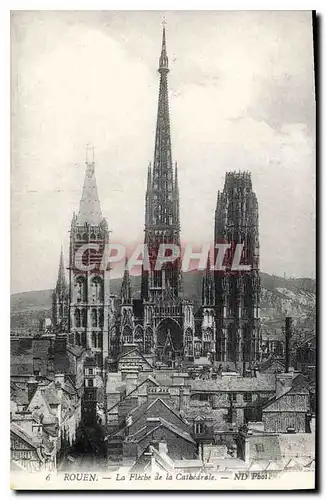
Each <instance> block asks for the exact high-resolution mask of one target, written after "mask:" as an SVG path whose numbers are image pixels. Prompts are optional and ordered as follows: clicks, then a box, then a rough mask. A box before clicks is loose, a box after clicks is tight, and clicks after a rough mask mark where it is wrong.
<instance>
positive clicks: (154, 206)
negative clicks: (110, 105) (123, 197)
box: [134, 27, 195, 366]
mask: <svg viewBox="0 0 326 500" xmlns="http://www.w3.org/2000/svg"><path fill="white" fill-rule="evenodd" d="M158 72H159V75H160V83H159V97H158V111H157V122H156V136H155V147H154V161H153V166H152V165H151V164H150V165H149V167H148V174H147V191H146V203H145V241H144V242H145V245H146V246H147V249H148V254H149V260H150V266H149V269H148V270H147V269H144V268H143V270H142V288H141V299H142V303H143V332H144V343H143V345H144V352H145V354H150V355H153V356H154V359H155V360H156V361H159V362H163V363H166V364H169V365H170V366H171V365H174V364H177V363H179V362H180V360H182V359H184V358H185V357H188V358H193V356H194V328H195V327H194V317H193V307H192V304H191V303H190V302H189V301H186V300H184V299H183V298H182V290H181V288H182V285H181V261H180V258H178V259H176V260H174V261H173V262H167V263H164V264H163V266H162V268H161V269H155V263H156V258H157V255H158V251H159V248H160V245H161V244H173V245H175V246H177V247H179V249H180V216H179V187H178V171H177V164H175V165H174V166H173V163H172V151H171V135H170V116H169V99H168V73H169V64H168V56H167V51H166V39H165V27H163V37H162V48H161V55H160V58H159V68H158ZM168 255H169V250H166V253H165V256H168ZM136 328H138V326H137V327H136ZM138 329H139V328H138ZM134 341H137V338H136V330H135V337H134Z"/></svg>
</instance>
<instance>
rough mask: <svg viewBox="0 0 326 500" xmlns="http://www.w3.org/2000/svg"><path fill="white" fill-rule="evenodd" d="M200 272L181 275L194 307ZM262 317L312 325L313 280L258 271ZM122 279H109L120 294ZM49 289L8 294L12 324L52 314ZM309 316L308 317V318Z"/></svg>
mask: <svg viewBox="0 0 326 500" xmlns="http://www.w3.org/2000/svg"><path fill="white" fill-rule="evenodd" d="M202 274H203V273H202V272H200V271H190V272H188V273H185V274H184V276H183V286H184V293H185V296H186V297H187V298H189V299H190V300H192V301H193V302H194V304H195V307H198V306H199V305H200V297H201V289H202V284H201V283H202V279H201V278H202ZM261 281H262V300H261V318H262V321H263V322H264V323H269V322H273V324H275V325H276V324H278V323H279V322H280V321H283V319H284V316H285V315H290V316H293V317H294V318H298V319H299V318H300V322H301V323H302V324H304V323H305V326H308V327H311V325H313V324H314V322H315V312H314V311H315V301H316V281H315V280H312V279H308V278H297V279H293V278H290V279H286V278H281V277H278V276H271V275H269V274H266V273H261ZM131 283H132V288H133V293H134V296H135V297H139V294H140V276H136V277H132V279H131ZM120 287H121V279H112V280H111V290H112V293H114V294H119V291H120ZM51 303H52V290H40V291H32V292H23V293H18V294H13V295H11V328H12V330H15V329H21V328H23V329H26V328H27V329H28V328H31V329H35V328H38V325H39V321H40V319H42V318H45V317H49V316H50V315H51ZM307 318H308V319H307Z"/></svg>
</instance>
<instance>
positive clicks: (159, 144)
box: [151, 26, 176, 226]
mask: <svg viewBox="0 0 326 500" xmlns="http://www.w3.org/2000/svg"><path fill="white" fill-rule="evenodd" d="M158 71H159V73H160V86H159V98H158V110H157V122H156V137H155V151H154V165H153V179H152V182H153V191H154V194H155V193H156V194H157V198H156V199H157V203H156V209H155V213H153V214H152V218H153V220H152V221H151V223H156V224H159V225H166V226H170V225H171V224H176V220H175V214H174V213H173V207H172V205H171V203H170V201H171V195H172V192H173V167H172V152H171V134H170V116H169V98H168V79H167V75H168V72H169V68H168V56H167V52H166V39H165V26H163V37H162V49H161V55H160V59H159V69H158Z"/></svg>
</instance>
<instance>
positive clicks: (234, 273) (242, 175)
mask: <svg viewBox="0 0 326 500" xmlns="http://www.w3.org/2000/svg"><path fill="white" fill-rule="evenodd" d="M222 242H224V243H230V244H231V248H230V250H228V251H227V253H226V259H225V261H224V264H225V265H226V270H225V271H219V270H215V271H214V274H215V301H216V322H217V345H216V357H217V360H219V361H232V362H234V363H236V364H237V367H238V369H240V370H243V371H245V368H246V367H247V365H248V364H249V363H251V362H254V361H256V360H258V359H259V356H260V346H261V333H260V319H259V307H260V276H259V228H258V201H257V197H256V195H255V193H254V192H253V189H252V181H251V174H250V173H248V172H228V173H227V174H226V176H225V184H224V189H223V191H222V192H218V195H217V205H216V212H215V244H217V243H222ZM239 243H242V244H243V252H242V256H241V261H240V264H243V265H249V266H250V270H247V271H238V270H234V269H232V262H233V257H234V251H235V245H236V244H239Z"/></svg>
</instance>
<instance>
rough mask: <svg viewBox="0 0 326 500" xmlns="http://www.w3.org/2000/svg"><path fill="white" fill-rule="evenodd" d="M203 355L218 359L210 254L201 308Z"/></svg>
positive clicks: (203, 285) (203, 283)
mask: <svg viewBox="0 0 326 500" xmlns="http://www.w3.org/2000/svg"><path fill="white" fill-rule="evenodd" d="M201 317H202V321H201V332H202V354H203V356H208V355H209V356H210V357H211V359H212V360H215V358H216V321H215V288H214V275H213V272H212V270H211V260H210V255H209V254H208V259H207V266H206V271H205V274H204V277H203V281H202V307H201Z"/></svg>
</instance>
